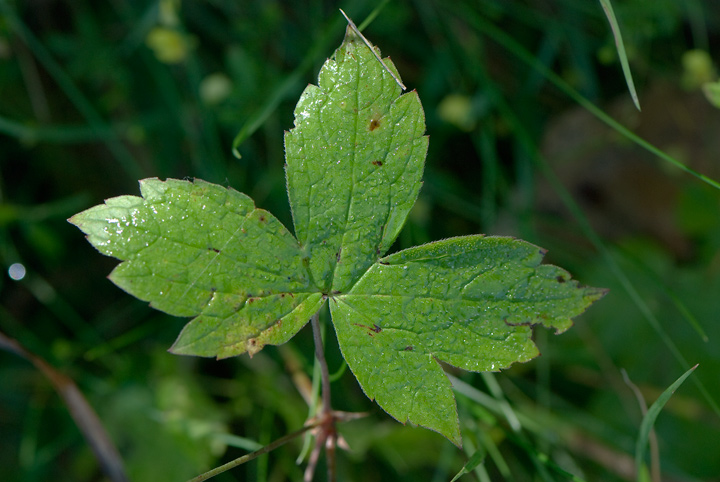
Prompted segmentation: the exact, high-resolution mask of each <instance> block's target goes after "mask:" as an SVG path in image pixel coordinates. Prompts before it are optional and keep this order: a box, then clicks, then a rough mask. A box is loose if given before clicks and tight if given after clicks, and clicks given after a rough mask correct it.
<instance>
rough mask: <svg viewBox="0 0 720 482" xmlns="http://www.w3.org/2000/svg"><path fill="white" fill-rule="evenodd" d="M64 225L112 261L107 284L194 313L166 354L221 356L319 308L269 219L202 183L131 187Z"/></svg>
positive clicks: (289, 239)
mask: <svg viewBox="0 0 720 482" xmlns="http://www.w3.org/2000/svg"><path fill="white" fill-rule="evenodd" d="M140 191H141V193H142V196H143V197H137V196H120V197H116V198H112V199H108V200H107V201H105V204H103V205H100V206H95V207H93V208H91V209H88V210H87V211H84V212H82V213H80V214H77V215H75V216H74V217H72V218H71V219H70V222H71V223H73V224H75V225H76V226H78V227H79V228H80V229H81V230H82V231H83V232H85V234H87V235H88V241H90V243H92V244H93V246H95V247H96V248H97V249H98V250H99V251H100V252H101V253H103V254H106V255H108V256H113V257H115V258H118V259H121V260H123V261H124V262H123V263H121V264H120V265H118V266H117V267H116V268H115V270H114V271H113V272H112V274H111V275H110V280H111V281H112V282H113V283H115V284H116V285H118V286H119V287H120V288H122V289H124V290H125V291H127V292H128V293H130V294H132V295H134V296H136V297H137V298H140V299H141V300H145V301H149V302H150V304H151V306H153V307H154V308H157V309H159V310H161V311H164V312H166V313H169V314H171V315H176V316H194V317H196V318H195V319H194V320H192V321H191V322H190V323H189V324H188V325H187V326H186V327H185V328H184V329H183V331H182V333H181V334H180V337H179V338H178V340H177V341H176V342H175V344H174V345H173V347H172V348H171V351H172V352H173V353H178V354H184V355H199V356H218V357H221V358H222V357H229V356H233V355H238V354H240V353H243V352H245V351H248V352H249V353H250V354H253V353H255V352H257V351H258V350H260V349H261V348H262V347H263V345H265V344H268V343H269V344H274V345H277V344H280V343H284V342H285V341H287V340H288V339H290V338H291V337H292V336H293V335H294V334H295V333H296V332H297V331H298V330H299V329H300V328H302V326H303V325H305V323H306V322H307V320H308V319H309V317H310V316H312V314H313V313H315V312H316V311H317V310H318V309H319V307H320V306H321V304H322V301H323V300H322V295H321V294H319V293H318V290H317V288H316V287H314V286H313V285H312V283H311V282H310V280H309V278H308V275H307V270H306V269H305V268H304V266H303V260H304V258H303V256H302V250H301V248H300V246H299V245H298V243H297V241H296V240H295V238H293V236H292V234H290V233H289V232H288V231H287V229H285V227H284V226H283V225H282V224H281V223H280V222H279V221H278V220H277V219H276V218H275V217H274V216H272V215H271V214H270V213H268V212H267V211H263V210H262V209H256V208H255V205H254V204H253V202H252V200H251V199H250V198H249V197H247V196H246V195H244V194H241V193H239V192H237V191H235V190H233V189H225V188H223V187H221V186H217V185H214V184H210V183H207V182H204V181H199V180H196V181H195V182H189V181H179V180H168V181H166V182H162V181H160V180H158V179H145V180H143V181H140Z"/></svg>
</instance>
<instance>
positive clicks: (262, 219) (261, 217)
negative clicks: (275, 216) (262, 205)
mask: <svg viewBox="0 0 720 482" xmlns="http://www.w3.org/2000/svg"><path fill="white" fill-rule="evenodd" d="M259 219H260V222H261V223H264V222H265V215H264V214H261V215H260V218H259Z"/></svg>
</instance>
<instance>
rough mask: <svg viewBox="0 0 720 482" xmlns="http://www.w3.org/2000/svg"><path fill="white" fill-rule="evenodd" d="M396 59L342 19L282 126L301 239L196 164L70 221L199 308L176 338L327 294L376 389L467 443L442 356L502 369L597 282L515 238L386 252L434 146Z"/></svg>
mask: <svg viewBox="0 0 720 482" xmlns="http://www.w3.org/2000/svg"><path fill="white" fill-rule="evenodd" d="M376 52H377V54H378V55H379V51H377V50H376ZM391 72H392V74H391ZM393 74H394V76H395V77H397V78H398V79H399V75H398V74H397V71H396V69H395V67H394V65H393V64H392V62H391V61H390V60H389V59H385V60H384V61H382V62H381V61H380V60H379V59H378V57H376V55H375V54H374V53H373V52H372V51H371V50H370V48H369V47H368V46H367V45H365V44H364V43H363V42H361V41H360V39H359V38H358V37H357V36H356V35H355V34H354V33H353V32H352V30H348V34H347V35H346V37H345V40H344V42H343V44H342V45H341V46H340V48H339V49H338V50H337V51H336V52H335V56H334V58H333V59H329V60H328V61H327V62H326V63H325V65H324V66H323V68H322V70H321V71H320V75H319V79H318V85H317V86H314V85H309V86H308V87H307V88H306V89H305V91H304V92H303V94H302V97H301V98H300V101H299V102H298V104H297V107H296V109H295V127H294V128H293V129H291V130H290V131H289V132H287V133H286V136H285V148H286V159H287V165H286V174H287V187H288V194H289V198H290V205H291V207H292V213H293V221H294V224H295V234H296V236H297V238H296V237H294V236H293V235H292V234H291V233H290V232H289V231H288V230H287V229H286V228H285V227H284V226H282V224H281V223H280V222H279V221H278V220H277V219H276V218H275V217H273V216H272V215H271V214H270V213H268V212H266V211H263V210H262V209H257V208H256V207H255V206H254V203H253V202H252V200H251V199H250V198H249V197H247V196H245V195H244V194H241V193H239V192H237V191H235V190H233V189H226V188H224V187H221V186H217V185H214V184H210V183H206V182H203V181H199V180H196V181H194V182H189V181H178V180H168V181H164V182H163V181H160V180H158V179H145V180H143V181H141V182H140V190H141V194H142V197H137V196H120V197H117V198H113V199H108V200H107V201H106V202H105V204H103V205H99V206H95V207H93V208H91V209H89V210H87V211H84V212H82V213H80V214H78V215H76V216H74V217H73V218H71V219H70V222H72V223H73V224H76V225H77V226H78V227H79V228H80V229H81V230H83V231H84V232H85V233H86V234H87V237H88V240H89V241H90V242H91V243H92V244H93V245H94V246H95V247H96V248H98V250H100V251H101V252H102V253H103V254H106V255H109V256H114V257H116V258H118V259H120V260H122V261H123V262H122V263H121V264H120V265H118V267H117V268H116V269H115V270H114V271H113V272H112V274H111V275H110V279H111V280H112V281H113V282H114V283H115V284H117V285H118V286H120V287H121V288H123V289H124V290H126V291H128V292H129V293H131V294H133V295H134V296H136V297H138V298H140V299H143V300H147V301H149V302H150V303H151V305H152V306H153V307H155V308H157V309H159V310H162V311H165V312H167V313H170V314H172V315H177V316H191V317H194V318H193V320H192V321H190V322H189V323H188V324H187V325H186V326H185V328H184V329H183V331H182V332H181V334H180V336H179V337H178V339H177V341H176V342H175V344H174V345H173V346H172V348H171V351H172V352H173V353H178V354H185V355H197V356H215V357H218V358H222V357H229V356H234V355H239V354H241V353H244V352H248V353H249V354H250V355H252V354H253V353H256V352H257V351H258V350H260V349H261V348H262V347H263V346H264V345H267V344H272V345H277V344H280V343H284V342H286V341H287V340H288V339H290V338H291V337H292V336H293V335H294V334H295V333H296V332H297V331H298V330H299V329H300V328H302V326H303V325H305V323H307V321H308V320H309V318H310V317H311V316H312V315H313V314H315V313H316V312H317V311H318V310H319V309H320V308H321V307H322V306H323V305H324V303H325V302H326V300H328V301H329V306H330V311H331V315H332V321H333V324H334V326H335V330H336V333H337V338H338V341H339V343H340V348H341V350H342V353H343V356H344V357H345V359H346V360H347V363H348V366H349V367H350V368H351V370H352V372H353V373H354V374H355V376H356V378H357V380H358V382H359V383H360V385H361V387H362V388H363V390H364V391H365V393H366V394H367V395H368V397H370V398H371V399H374V400H376V401H377V403H378V404H379V405H380V406H381V407H382V408H383V409H385V410H386V411H387V412H388V413H389V414H390V415H392V416H393V417H395V418H396V419H398V420H399V421H401V422H403V423H405V422H411V423H415V424H418V425H422V426H424V427H427V428H430V429H432V430H435V431H437V432H439V433H441V434H443V435H444V436H446V437H447V438H449V439H450V440H451V441H453V442H454V443H456V444H458V445H459V444H460V440H461V439H460V430H459V424H458V418H457V410H456V407H455V401H454V398H453V394H452V389H451V384H450V381H449V380H448V378H447V377H446V376H445V375H444V373H443V370H442V368H441V366H440V364H439V362H440V361H442V362H445V363H448V364H450V365H454V366H457V367H459V368H463V369H466V370H473V371H496V370H500V369H502V368H505V367H508V366H509V365H511V364H512V363H514V362H523V361H527V360H529V359H531V358H533V357H534V356H536V355H537V353H538V352H537V348H536V347H535V344H534V343H533V342H532V339H531V335H532V325H535V324H542V325H545V326H546V327H548V328H553V329H555V330H556V332H558V333H560V332H562V331H564V330H566V329H568V328H569V327H570V326H571V324H572V321H571V318H572V317H574V316H576V315H578V314H580V313H581V312H582V311H584V310H585V309H586V308H587V307H588V306H589V305H590V304H591V303H592V302H593V301H595V300H597V299H598V298H600V297H601V296H602V295H603V294H604V290H600V289H596V288H587V287H579V286H578V284H577V282H575V281H572V280H571V279H570V276H569V274H568V273H567V272H565V271H564V270H562V269H560V268H557V267H555V266H549V265H541V264H540V263H541V261H542V257H543V254H544V252H543V250H542V249H540V248H538V247H536V246H533V245H531V244H530V243H527V242H524V241H521V240H517V239H513V238H503V237H484V236H481V235H477V236H466V237H460V238H451V239H446V240H443V241H438V242H434V243H429V244H426V245H423V246H418V247H415V248H411V249H407V250H404V251H400V252H398V253H395V254H392V255H389V256H385V257H383V255H384V254H385V253H386V252H387V250H388V249H389V248H390V246H391V245H392V243H393V242H394V240H395V238H396V237H397V236H398V233H399V232H400V229H401V228H402V225H403V224H404V222H405V220H406V218H407V215H408V213H409V211H410V209H411V208H412V205H413V203H414V202H415V200H416V198H417V195H418V192H419V190H420V186H421V177H422V171H423V165H424V161H425V155H426V151H427V144H428V140H427V137H426V136H425V135H424V131H425V119H424V114H423V111H422V106H421V104H420V100H419V98H418V96H417V93H416V92H410V93H406V94H402V93H401V88H400V86H399V83H398V81H396V80H395V78H394V77H393Z"/></svg>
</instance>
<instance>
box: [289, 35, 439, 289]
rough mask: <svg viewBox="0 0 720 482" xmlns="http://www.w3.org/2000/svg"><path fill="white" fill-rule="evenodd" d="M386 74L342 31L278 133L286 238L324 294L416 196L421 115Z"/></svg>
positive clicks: (346, 284) (374, 251) (396, 224)
mask: <svg viewBox="0 0 720 482" xmlns="http://www.w3.org/2000/svg"><path fill="white" fill-rule="evenodd" d="M378 53H379V51H378ZM388 69H391V70H392V71H393V72H396V73H395V75H396V76H398V77H399V75H398V74H397V71H396V70H395V66H394V65H393V64H392V62H391V61H390V60H389V59H385V60H384V64H383V63H381V62H379V61H378V59H377V58H376V57H375V55H374V54H373V53H372V52H371V51H370V49H369V48H368V47H367V46H365V44H364V43H363V42H362V40H361V39H360V38H359V37H357V36H356V34H355V33H354V32H353V31H352V30H351V29H349V28H348V30H347V35H346V37H345V41H344V42H343V44H342V46H341V47H340V48H339V49H338V50H337V51H336V52H335V58H334V59H331V60H328V61H327V62H326V63H325V65H324V66H323V68H322V70H321V71H320V76H319V78H318V86H315V85H309V86H308V87H307V88H306V89H305V92H303V94H302V96H301V97H300V101H299V102H298V104H297V107H296V108H295V128H294V129H292V130H291V131H290V132H288V133H287V134H286V136H285V151H286V160H287V166H286V173H287V184H288V194H289V197H290V205H291V207H292V212H293V220H294V223H295V234H296V235H297V237H298V240H299V241H300V243H301V244H302V245H303V246H304V247H305V252H306V253H307V255H308V256H309V257H310V273H311V275H312V277H313V279H314V280H315V281H316V283H317V285H318V286H320V287H321V288H322V290H323V291H325V292H326V293H331V292H346V291H347V290H348V289H350V287H351V286H352V284H353V282H354V281H356V280H357V279H358V278H359V277H360V276H361V275H362V274H363V273H364V272H365V271H366V270H367V268H368V267H369V266H370V265H371V264H372V263H373V262H374V261H375V260H376V259H377V258H378V257H380V256H381V255H382V254H384V253H385V252H386V251H387V250H388V248H390V245H391V244H392V243H393V241H395V238H396V237H397V236H398V234H399V233H400V229H401V228H402V225H403V224H404V223H405V219H406V218H407V215H408V213H409V212H410V209H411V208H412V206H413V204H414V203H415V199H417V195H418V192H419V191H420V185H421V183H420V179H421V178H422V171H423V164H424V162H425V155H426V152H427V146H428V138H427V137H426V136H424V135H423V134H424V132H425V116H424V114H423V110H422V106H421V105H420V99H419V98H418V95H417V93H416V92H410V93H408V94H405V95H402V96H401V95H400V91H401V89H400V86H399V85H398V83H397V82H396V81H395V79H394V78H393V77H392V75H391V74H390V72H389V71H388Z"/></svg>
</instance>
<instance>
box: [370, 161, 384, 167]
mask: <svg viewBox="0 0 720 482" xmlns="http://www.w3.org/2000/svg"><path fill="white" fill-rule="evenodd" d="M372 163H373V166H378V167H380V166H382V165H383V162H382V161H373V162H372Z"/></svg>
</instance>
